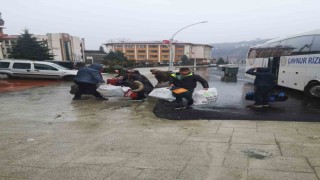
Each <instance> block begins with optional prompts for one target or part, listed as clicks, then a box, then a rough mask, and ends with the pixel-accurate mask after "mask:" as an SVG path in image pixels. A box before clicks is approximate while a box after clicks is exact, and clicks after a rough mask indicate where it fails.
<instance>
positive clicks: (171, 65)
mask: <svg viewBox="0 0 320 180" xmlns="http://www.w3.org/2000/svg"><path fill="white" fill-rule="evenodd" d="M207 22H208V21H201V22H197V23H193V24H190V25H188V26H185V27H183V28H181V29H179V30H178V31H177V32H175V33H174V34H173V36H172V37H171V38H170V43H169V48H170V61H169V71H173V70H174V69H173V60H174V56H173V47H172V42H173V38H174V36H175V35H177V34H178V33H179V32H180V31H182V30H184V29H186V28H188V27H190V26H194V25H197V24H202V23H207Z"/></svg>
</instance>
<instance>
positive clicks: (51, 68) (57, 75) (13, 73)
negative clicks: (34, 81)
mask: <svg viewBox="0 0 320 180" xmlns="http://www.w3.org/2000/svg"><path fill="white" fill-rule="evenodd" d="M76 75H77V70H70V69H67V68H64V67H62V66H60V65H58V64H54V63H51V62H44V61H31V60H15V59H3V60H0V79H8V78H41V79H64V80H73V79H74V77H75V76H76Z"/></svg>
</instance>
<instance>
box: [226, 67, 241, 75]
mask: <svg viewBox="0 0 320 180" xmlns="http://www.w3.org/2000/svg"><path fill="white" fill-rule="evenodd" d="M238 70H239V68H238V67H225V68H224V74H225V75H229V76H236V75H237V74H238Z"/></svg>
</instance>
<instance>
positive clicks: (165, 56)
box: [161, 55, 169, 58]
mask: <svg viewBox="0 0 320 180" xmlns="http://www.w3.org/2000/svg"><path fill="white" fill-rule="evenodd" d="M161 57H162V58H168V57H169V56H168V55H162V56H161Z"/></svg>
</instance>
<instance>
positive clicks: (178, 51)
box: [176, 50, 184, 53]
mask: <svg viewBox="0 0 320 180" xmlns="http://www.w3.org/2000/svg"><path fill="white" fill-rule="evenodd" d="M176 52H177V53H183V52H184V51H183V50H177V51H176Z"/></svg>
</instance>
